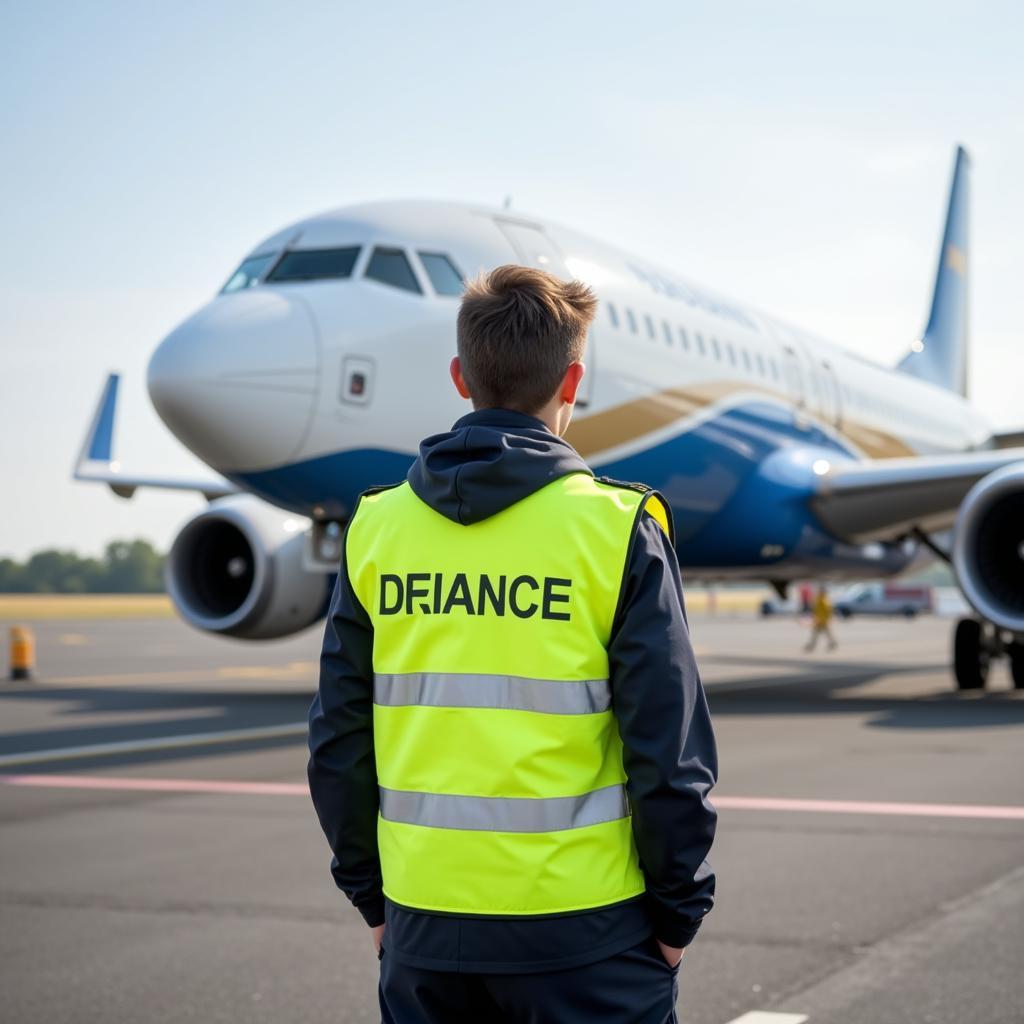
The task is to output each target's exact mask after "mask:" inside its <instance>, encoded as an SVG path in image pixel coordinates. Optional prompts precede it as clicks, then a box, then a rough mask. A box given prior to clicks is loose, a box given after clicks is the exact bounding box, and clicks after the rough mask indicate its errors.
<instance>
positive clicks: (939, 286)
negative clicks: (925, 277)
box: [898, 146, 971, 395]
mask: <svg viewBox="0 0 1024 1024" xmlns="http://www.w3.org/2000/svg"><path fill="white" fill-rule="evenodd" d="M970 169H971V161H970V158H969V157H968V155H967V150H965V149H964V147H963V146H957V148H956V159H955V161H954V164H953V182H952V184H951V185H950V189H949V207H948V209H947V211H946V226H945V229H944V230H943V232H942V248H941V249H940V250H939V266H938V270H937V271H936V274H935V290H934V292H933V293H932V304H931V310H930V311H929V314H928V326H927V327H926V328H925V330H924V335H923V336H922V337H921V339H920V341H917V342H915V343H914V345H913V346H912V347H911V351H910V352H909V354H908V355H906V356H904V358H903V359H902V360H901V361H900V363H899V366H898V369H900V370H901V371H903V373H907V374H909V375H910V376H912V377H918V378H920V379H921V380H927V381H930V382H931V383H932V384H938V385H939V386H940V387H944V388H947V389H949V390H950V391H955V392H956V393H957V394H960V395H966V394H967V273H968V269H969V256H968V249H967V226H968V216H967V213H968V211H967V203H968V193H969V184H970Z"/></svg>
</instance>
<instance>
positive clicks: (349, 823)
mask: <svg viewBox="0 0 1024 1024" xmlns="http://www.w3.org/2000/svg"><path fill="white" fill-rule="evenodd" d="M346 539H347V537H346ZM342 550H343V551H344V544H343V545H342ZM309 753H310V757H309V765H308V768H307V773H308V775H309V791H310V794H311V795H312V797H313V805H314V807H316V812H317V815H318V816H319V818H320V825H321V826H322V828H323V830H324V834H325V835H326V836H327V841H328V843H330V847H331V850H332V852H333V854H334V858H333V860H332V861H331V873H332V874H333V875H334V880H335V882H336V883H337V885H338V888H339V889H341V890H342V891H343V892H344V893H345V895H346V896H348V898H349V899H350V900H351V901H352V903H353V905H354V906H355V907H356V909H357V910H358V911H359V912H360V913H361V914H362V915H363V917H364V918H365V919H366V923H367V924H368V925H370V926H371V927H373V926H375V925H379V924H383V923H384V896H383V892H382V882H381V872H380V858H379V856H378V852H377V810H378V806H379V797H378V793H377V769H376V765H375V762H374V753H373V626H372V624H371V622H370V618H369V616H368V615H367V614H366V611H365V609H364V608H363V607H362V605H361V604H360V603H359V599H358V598H357V597H356V595H355V592H354V591H353V590H352V585H351V583H350V582H349V578H348V566H347V563H346V559H345V556H344V554H343V555H342V559H341V566H340V571H339V572H338V579H337V582H336V583H335V585H334V593H333V595H332V597H331V603H330V606H329V610H328V612H327V624H326V627H325V629H324V641H323V648H322V650H321V653H320V685H319V688H318V690H317V695H316V697H315V698H314V699H313V704H312V707H311V708H310V709H309Z"/></svg>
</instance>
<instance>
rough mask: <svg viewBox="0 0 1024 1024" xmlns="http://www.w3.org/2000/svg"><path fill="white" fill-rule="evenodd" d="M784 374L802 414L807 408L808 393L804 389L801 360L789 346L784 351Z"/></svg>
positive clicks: (790, 394) (792, 396) (787, 385)
mask: <svg viewBox="0 0 1024 1024" xmlns="http://www.w3.org/2000/svg"><path fill="white" fill-rule="evenodd" d="M782 373H783V375H784V377H785V379H786V388H787V389H788V390H789V396H790V398H792V399H793V404H794V405H795V406H796V407H797V409H798V410H800V411H801V412H802V411H803V410H805V409H806V408H807V392H806V390H805V388H804V374H803V370H802V369H801V368H800V359H799V358H798V356H797V354H796V352H795V351H794V350H793V349H792V348H790V347H789V346H788V345H787V346H786V347H785V348H784V349H783V351H782Z"/></svg>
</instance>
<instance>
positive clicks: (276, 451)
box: [147, 289, 319, 472]
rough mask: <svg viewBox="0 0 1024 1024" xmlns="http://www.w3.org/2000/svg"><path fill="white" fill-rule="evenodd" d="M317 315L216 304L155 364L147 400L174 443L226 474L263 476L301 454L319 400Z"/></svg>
mask: <svg viewBox="0 0 1024 1024" xmlns="http://www.w3.org/2000/svg"><path fill="white" fill-rule="evenodd" d="M318 368H319V353H318V345H317V335H316V330H315V327H314V321H313V314H312V311H311V310H310V309H309V307H308V306H307V305H306V303H305V302H304V301H303V300H302V299H301V298H299V297H298V296H288V295H283V294H281V293H280V292H277V291H269V290H266V291H264V290H263V289H252V290H250V291H246V292H240V293H238V294H235V295H222V296H218V297H217V298H216V299H214V300H213V302H211V303H210V304H209V305H207V306H205V307H203V308H202V309H201V310H199V312H197V313H195V314H194V315H193V316H191V317H189V318H188V319H187V320H186V321H185V322H184V323H182V324H181V325H180V326H178V327H176V328H175V329H174V330H173V331H172V332H171V333H170V334H169V335H167V337H166V338H164V340H163V341H162V342H161V343H160V345H159V347H158V348H157V350H156V351H155V352H154V353H153V356H152V358H151V359H150V361H149V371H148V374H147V384H148V387H149V396H150V399H151V400H152V402H153V405H154V407H155V408H156V411H157V413H159V415H160V418H161V419H162V420H163V421H164V423H166V424H167V426H168V427H169V428H170V430H171V431H172V432H173V433H174V435H175V436H176V437H177V438H178V439H179V440H180V441H181V442H182V443H183V444H184V445H185V446H186V447H188V448H189V449H191V450H192V451H193V452H195V454H196V455H198V456H199V457H200V458H201V459H203V461H204V462H206V463H208V464H209V465H211V466H213V467H215V468H216V469H218V470H220V471H221V472H231V471H235V470H238V471H246V470H258V469H266V468H268V467H270V466H274V465H280V464H281V463H283V462H286V461H287V460H288V459H289V458H290V457H291V456H293V455H294V454H295V453H296V451H297V450H298V448H299V446H300V444H301V442H302V439H303V437H304V436H305V433H306V428H307V426H308V424H309V419H310V416H311V415H312V413H313V403H314V399H315V397H316V385H317V376H318Z"/></svg>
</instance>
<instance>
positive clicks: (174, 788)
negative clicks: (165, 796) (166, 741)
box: [0, 775, 309, 796]
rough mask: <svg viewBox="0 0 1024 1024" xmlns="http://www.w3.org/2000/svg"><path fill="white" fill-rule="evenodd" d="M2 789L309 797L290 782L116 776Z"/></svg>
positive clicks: (47, 779) (62, 778) (15, 779)
mask: <svg viewBox="0 0 1024 1024" xmlns="http://www.w3.org/2000/svg"><path fill="white" fill-rule="evenodd" d="M0 783H3V785H5V786H41V787H43V788H45V789H115V790H137V791H141V792H149V793H232V794H239V793H241V794H247V795H252V796H308V795H309V787H308V786H305V785H299V784H298V783H291V782H226V781H225V782H221V781H219V780H216V779H125V778H120V777H118V776H116V775H0Z"/></svg>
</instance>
